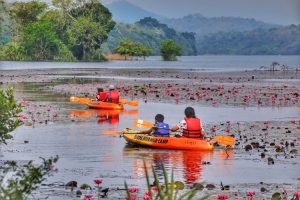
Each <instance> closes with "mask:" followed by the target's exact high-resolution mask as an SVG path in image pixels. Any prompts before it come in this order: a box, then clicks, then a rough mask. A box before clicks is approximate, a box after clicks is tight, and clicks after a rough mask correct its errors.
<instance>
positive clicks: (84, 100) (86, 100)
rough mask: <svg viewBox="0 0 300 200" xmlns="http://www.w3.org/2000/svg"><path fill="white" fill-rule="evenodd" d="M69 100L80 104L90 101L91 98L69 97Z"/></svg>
mask: <svg viewBox="0 0 300 200" xmlns="http://www.w3.org/2000/svg"><path fill="white" fill-rule="evenodd" d="M70 101H71V102H79V103H82V104H89V103H90V102H92V99H89V98H84V97H73V96H72V97H70Z"/></svg>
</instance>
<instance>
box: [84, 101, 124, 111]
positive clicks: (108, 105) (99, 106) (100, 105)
mask: <svg viewBox="0 0 300 200" xmlns="http://www.w3.org/2000/svg"><path fill="white" fill-rule="evenodd" d="M87 105H88V106H89V107H90V108H93V109H105V110H123V109H124V106H123V105H121V104H115V103H108V102H102V101H99V102H91V103H88V104H87Z"/></svg>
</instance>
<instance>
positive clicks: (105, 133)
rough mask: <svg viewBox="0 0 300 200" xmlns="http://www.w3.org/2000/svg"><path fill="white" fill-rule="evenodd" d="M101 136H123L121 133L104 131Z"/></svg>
mask: <svg viewBox="0 0 300 200" xmlns="http://www.w3.org/2000/svg"><path fill="white" fill-rule="evenodd" d="M102 134H103V135H121V134H123V131H109V130H105V131H102Z"/></svg>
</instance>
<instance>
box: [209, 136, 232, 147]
mask: <svg viewBox="0 0 300 200" xmlns="http://www.w3.org/2000/svg"><path fill="white" fill-rule="evenodd" d="M213 139H214V140H216V141H217V142H218V143H220V144H223V145H226V146H227V145H229V146H233V145H234V137H231V136H225V135H218V136H214V137H213Z"/></svg>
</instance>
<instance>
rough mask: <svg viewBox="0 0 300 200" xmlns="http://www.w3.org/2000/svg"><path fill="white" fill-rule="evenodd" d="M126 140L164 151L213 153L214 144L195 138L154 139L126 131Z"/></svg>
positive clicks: (132, 131)
mask: <svg viewBox="0 0 300 200" xmlns="http://www.w3.org/2000/svg"><path fill="white" fill-rule="evenodd" d="M123 136H124V138H125V140H126V141H127V142H129V143H132V144H135V145H139V146H146V147H152V148H163V149H186V150H201V151H212V150H213V149H214V147H213V144H212V143H211V142H210V141H207V140H201V139H194V138H176V137H154V136H150V135H145V134H139V131H137V130H132V129H125V130H124V131H123Z"/></svg>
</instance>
